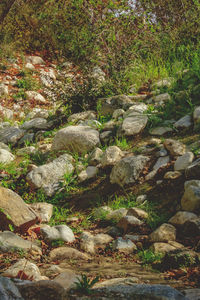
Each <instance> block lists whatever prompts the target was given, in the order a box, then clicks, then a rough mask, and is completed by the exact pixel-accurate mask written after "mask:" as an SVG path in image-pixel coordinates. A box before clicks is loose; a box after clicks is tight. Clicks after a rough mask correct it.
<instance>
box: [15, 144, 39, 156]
mask: <svg viewBox="0 0 200 300" xmlns="http://www.w3.org/2000/svg"><path fill="white" fill-rule="evenodd" d="M36 152H37V150H36V148H35V147H34V146H30V147H25V148H21V149H18V150H17V152H16V154H17V155H18V156H24V155H26V154H29V155H30V154H34V153H36Z"/></svg>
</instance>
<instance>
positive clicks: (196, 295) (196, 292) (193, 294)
mask: <svg viewBox="0 0 200 300" xmlns="http://www.w3.org/2000/svg"><path fill="white" fill-rule="evenodd" d="M183 294H184V295H185V296H186V297H187V299H190V300H198V299H200V289H196V288H192V289H187V290H184V291H183Z"/></svg>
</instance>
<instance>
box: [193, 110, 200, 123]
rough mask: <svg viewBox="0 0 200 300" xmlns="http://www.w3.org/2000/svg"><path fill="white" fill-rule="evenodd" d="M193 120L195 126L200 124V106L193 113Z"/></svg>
mask: <svg viewBox="0 0 200 300" xmlns="http://www.w3.org/2000/svg"><path fill="white" fill-rule="evenodd" d="M193 120H194V123H195V124H197V123H199V122H200V106H198V107H196V108H195V110H194V112H193Z"/></svg>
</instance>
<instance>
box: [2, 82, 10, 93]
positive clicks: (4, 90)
mask: <svg viewBox="0 0 200 300" xmlns="http://www.w3.org/2000/svg"><path fill="white" fill-rule="evenodd" d="M8 93H9V91H8V87H7V85H5V84H3V83H1V84H0V96H3V95H8Z"/></svg>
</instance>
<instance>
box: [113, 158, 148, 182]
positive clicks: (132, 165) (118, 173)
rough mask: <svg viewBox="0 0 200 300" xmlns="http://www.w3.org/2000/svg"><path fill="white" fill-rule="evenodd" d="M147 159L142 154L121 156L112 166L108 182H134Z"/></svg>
mask: <svg viewBox="0 0 200 300" xmlns="http://www.w3.org/2000/svg"><path fill="white" fill-rule="evenodd" d="M148 161H149V158H148V157H146V156H143V155H137V156H131V157H125V158H122V159H121V160H120V161H119V162H118V163H116V165H115V166H114V167H113V169H112V172H111V174H110V182H111V183H117V184H119V185H120V186H124V185H128V184H133V183H135V182H136V180H137V179H138V178H139V176H140V173H141V171H142V170H143V169H144V167H145V166H146V164H147V162H148Z"/></svg>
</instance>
